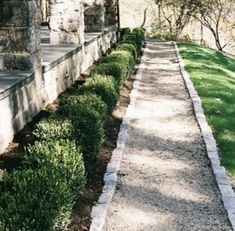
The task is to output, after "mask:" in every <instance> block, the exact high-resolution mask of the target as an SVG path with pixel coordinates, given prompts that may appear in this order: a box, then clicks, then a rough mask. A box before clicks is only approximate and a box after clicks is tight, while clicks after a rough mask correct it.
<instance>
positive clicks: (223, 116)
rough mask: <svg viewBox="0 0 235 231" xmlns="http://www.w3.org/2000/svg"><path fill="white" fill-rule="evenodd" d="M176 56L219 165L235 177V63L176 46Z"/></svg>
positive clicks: (208, 51)
mask: <svg viewBox="0 0 235 231" xmlns="http://www.w3.org/2000/svg"><path fill="white" fill-rule="evenodd" d="M180 53H181V55H182V57H183V59H184V62H185V68H186V70H187V71H188V73H189V74H190V77H191V80H192V81H193V83H194V86H195V88H196V90H197V92H198V94H199V96H200V97H201V99H202V104H203V108H204V109H205V114H206V117H207V120H208V122H209V124H210V125H211V127H212V129H213V132H214V136H215V138H216V140H217V144H218V147H219V152H220V156H221V160H222V164H223V165H224V166H225V167H226V168H227V170H228V171H229V172H230V173H231V174H232V175H233V176H235V59H234V58H233V57H231V56H229V55H226V54H223V53H221V52H218V51H216V50H213V49H210V48H205V47H201V46H198V45H194V44H180Z"/></svg>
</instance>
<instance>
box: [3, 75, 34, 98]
mask: <svg viewBox="0 0 235 231" xmlns="http://www.w3.org/2000/svg"><path fill="white" fill-rule="evenodd" d="M33 79H34V73H33V72H30V71H28V72H27V71H0V100H2V99H4V98H6V97H7V96H9V95H10V94H11V93H12V92H14V91H16V90H17V89H19V88H21V87H22V86H24V85H26V84H28V83H30V82H31V81H32V80H33Z"/></svg>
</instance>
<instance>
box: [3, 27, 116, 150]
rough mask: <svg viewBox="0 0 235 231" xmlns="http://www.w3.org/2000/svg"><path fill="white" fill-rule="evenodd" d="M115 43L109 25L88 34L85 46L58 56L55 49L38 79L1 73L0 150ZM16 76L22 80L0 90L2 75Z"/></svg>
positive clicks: (24, 75) (114, 37) (7, 76)
mask: <svg viewBox="0 0 235 231" xmlns="http://www.w3.org/2000/svg"><path fill="white" fill-rule="evenodd" d="M115 42H116V28H115V27H112V28H109V29H107V30H104V32H103V33H98V34H96V35H93V36H91V37H90V39H88V40H87V41H86V42H85V44H84V45H79V46H74V49H70V50H69V52H64V55H62V56H61V57H60V56H58V52H57V49H55V50H54V54H53V56H55V57H58V58H57V59H55V60H53V61H51V62H50V63H49V64H47V65H46V66H44V68H43V78H42V80H41V81H40V82H37V81H36V80H37V79H36V78H35V76H34V74H33V72H31V73H28V72H10V73H9V72H0V108H1V111H0V153H2V152H3V151H4V150H5V149H6V147H7V146H8V144H9V142H11V141H12V139H13V137H14V134H16V133H17V132H18V131H20V130H21V129H22V128H23V127H24V126H25V125H26V123H27V122H29V121H31V120H32V118H33V117H34V116H35V115H37V114H38V113H39V112H40V111H41V110H42V109H43V108H44V107H45V106H46V105H47V104H48V103H51V102H53V101H54V100H55V99H56V98H57V97H58V95H59V94H61V93H62V92H64V91H65V90H66V89H67V88H69V87H70V86H71V85H72V84H73V83H74V82H75V81H76V80H77V79H78V77H79V76H80V74H81V73H84V72H85V71H86V70H87V69H88V68H89V67H90V66H91V65H92V64H93V63H94V61H95V60H97V59H98V58H99V57H100V56H101V55H102V54H103V53H105V52H106V51H107V50H108V49H109V48H110V46H111V45H112V44H113V43H115ZM52 47H54V46H52ZM43 49H44V48H43ZM66 49H67V48H66V46H65V50H66ZM67 50H68V49H67ZM45 53H47V52H45ZM19 75H21V77H22V81H16V83H15V84H11V85H9V87H8V88H6V89H5V90H2V89H1V83H2V82H1V81H3V80H4V78H7V79H9V78H12V79H14V78H16V77H18V78H19V77H20V76H19ZM19 79H20V78H19Z"/></svg>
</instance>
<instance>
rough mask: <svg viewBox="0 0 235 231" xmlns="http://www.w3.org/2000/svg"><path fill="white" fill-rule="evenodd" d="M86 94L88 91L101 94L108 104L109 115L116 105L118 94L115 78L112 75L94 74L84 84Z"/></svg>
mask: <svg viewBox="0 0 235 231" xmlns="http://www.w3.org/2000/svg"><path fill="white" fill-rule="evenodd" d="M83 90H84V94H87V92H91V93H94V94H96V95H99V96H100V97H101V99H102V100H103V101H104V102H105V103H106V104H107V106H108V113H109V115H110V114H111V113H112V110H113V108H114V107H115V105H116V102H117V99H118V94H117V92H116V89H115V80H114V78H113V77H112V76H105V75H104V76H102V75H94V76H93V78H91V79H88V81H87V82H86V83H85V84H84V86H83Z"/></svg>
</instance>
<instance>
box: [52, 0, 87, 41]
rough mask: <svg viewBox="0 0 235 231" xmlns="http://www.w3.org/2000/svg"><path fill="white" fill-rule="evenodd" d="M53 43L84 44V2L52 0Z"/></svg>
mask: <svg viewBox="0 0 235 231" xmlns="http://www.w3.org/2000/svg"><path fill="white" fill-rule="evenodd" d="M49 12H50V17H49V23H50V31H51V33H50V35H51V36H50V38H51V44H82V43H83V41H84V19H83V14H84V12H83V3H82V2H81V1H80V0H70V1H68V0H61V1H57V0H50V1H49Z"/></svg>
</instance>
